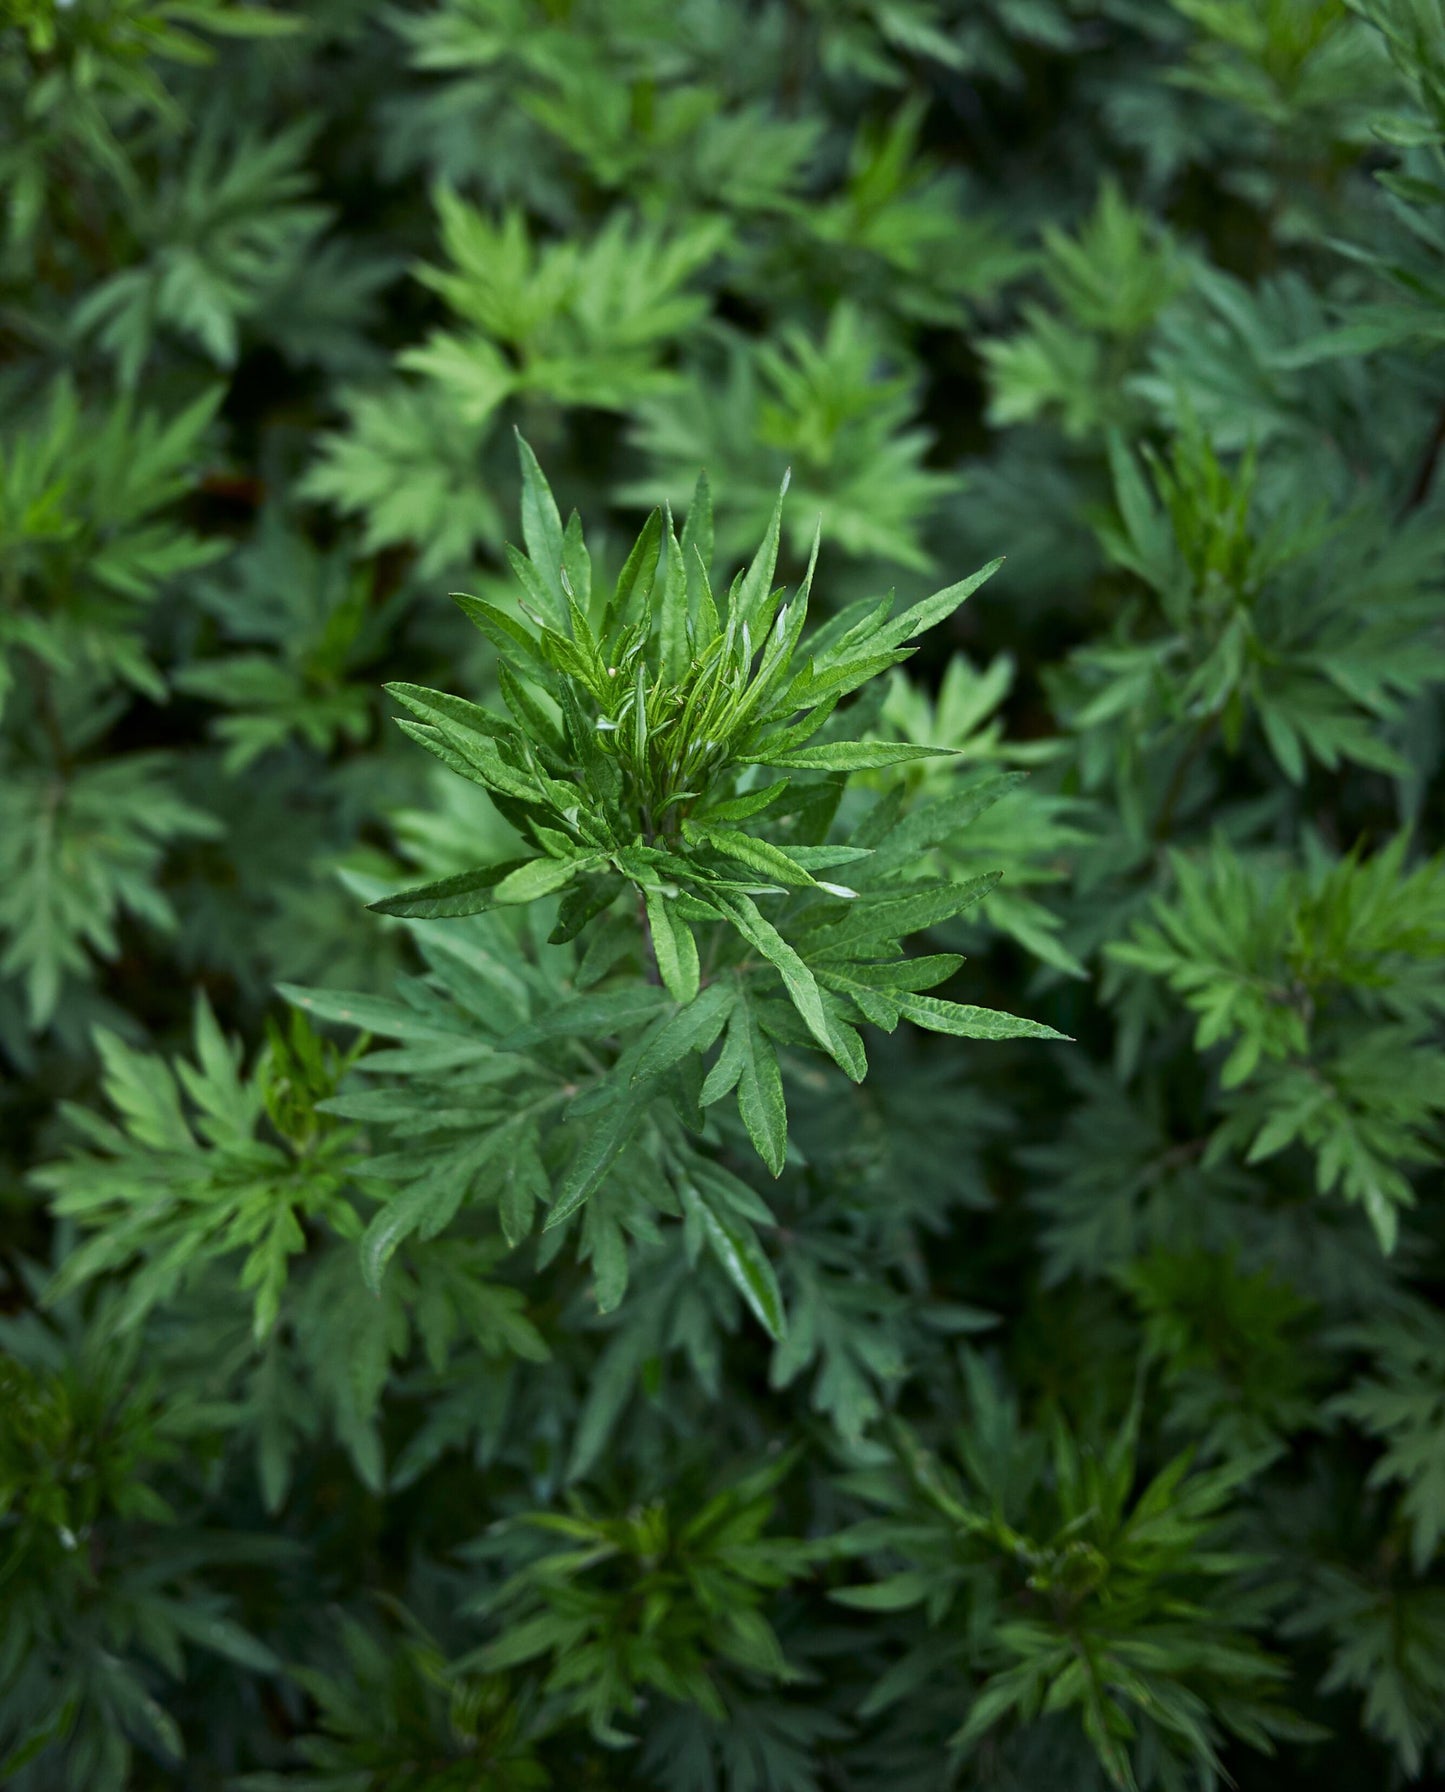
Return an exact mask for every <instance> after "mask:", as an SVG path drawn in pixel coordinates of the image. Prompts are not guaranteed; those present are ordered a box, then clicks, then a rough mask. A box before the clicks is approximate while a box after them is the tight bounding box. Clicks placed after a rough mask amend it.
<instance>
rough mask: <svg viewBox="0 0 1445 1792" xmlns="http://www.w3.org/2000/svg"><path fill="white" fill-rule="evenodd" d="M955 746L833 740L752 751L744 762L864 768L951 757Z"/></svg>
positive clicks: (827, 768)
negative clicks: (770, 750)
mask: <svg viewBox="0 0 1445 1792" xmlns="http://www.w3.org/2000/svg"><path fill="white" fill-rule="evenodd" d="M956 752H957V749H956V748H954V747H915V746H911V745H910V744H909V743H908V742H906V741H895V740H869V741H863V740H832V741H824V742H823V743H822V744H821V745H819V746H816V747H790V748H784V749H781V750H778V751H775V752H772V753H761V752H759V753H752V754H748V755H747V756H746V757H745V758H744V759H743V761H742V763H743V764H744V765H786V766H789V767H796V768H797V769H798V770H800V771H821V772H862V771H873V770H876V769H877V767H879V766H882V765H902V764H904V763H905V762H906V761H907V760H910V759H951V758H953V757H954V756H955V755H956Z"/></svg>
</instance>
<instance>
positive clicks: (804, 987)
mask: <svg viewBox="0 0 1445 1792" xmlns="http://www.w3.org/2000/svg"><path fill="white" fill-rule="evenodd" d="M714 900H715V901H716V903H717V906H718V907H719V908H720V909H721V910H722V911H723V913H724V914H725V915H726V916H727V917H728V919H729V920H730V921H731V922H732V924H733V926H734V927H736V928H737V930H738V932H739V933H740V934H741V935H742V936H743V938H744V939H745V940H746V941H747V942H748V944H749V945H751V946H755V947H756V948H757V950H758V951H759V952H761V953H762V955H763V957H764V958H766V959H767V960H768V962H769V963H770V964H771V965H772V966H773V967H774V969H775V970H776V971H777V973H778V975H779V976H780V977H781V978H782V980H783V984H784V987H785V988H786V989H787V992H788V995H789V996H790V997H791V999H792V1003H793V1006H794V1007H795V1008H796V1009H797V1010H798V1013H799V1014H801V1015H802V1017H803V1019H804V1021H805V1022H806V1023H807V1027H808V1031H809V1032H810V1033H811V1034H812V1035H813V1037H814V1038H815V1039H816V1040H817V1041H818V1043H819V1045H821V1046H822V1047H823V1049H824V1051H826V1052H827V1053H828V1054H829V1055H830V1056H831V1055H832V1053H833V1049H834V1048H833V1040H832V1037H831V1035H830V1034H829V1031H828V1019H827V1016H826V1015H825V1014H824V1012H823V997H822V995H821V993H820V992H819V989H818V985H817V982H816V980H815V979H814V976H813V973H812V972H811V971H810V970H809V969H808V967H807V965H805V964H804V963H803V961H802V959H801V958H799V956H798V954H797V953H796V952H795V951H794V950H793V948H792V947H791V946H790V945H789V944H788V942H787V941H786V940H785V939H784V938H783V936H782V934H780V933H779V932H778V930H777V928H776V927H774V926H773V924H772V922H771V921H768V920H765V919H764V917H763V915H762V914H761V913H760V912H759V910H758V905H757V904H756V903H755V902H754V901H753V900H752V898H751V897H750V896H743V895H740V894H734V895H728V896H724V895H722V894H720V893H719V894H716V895H715V897H714Z"/></svg>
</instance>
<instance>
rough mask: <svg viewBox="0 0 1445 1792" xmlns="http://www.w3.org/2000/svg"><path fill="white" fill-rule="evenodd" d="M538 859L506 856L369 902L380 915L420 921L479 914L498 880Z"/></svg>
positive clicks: (492, 899)
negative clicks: (500, 861)
mask: <svg viewBox="0 0 1445 1792" xmlns="http://www.w3.org/2000/svg"><path fill="white" fill-rule="evenodd" d="M537 862H538V861H536V860H532V859H506V860H504V861H503V862H502V863H501V864H498V865H478V866H477V867H476V869H475V870H473V871H459V872H457V874H456V875H455V876H454V877H442V878H438V879H437V881H436V882H435V883H430V884H421V885H419V886H418V887H417V888H416V889H414V890H400V891H398V892H397V894H396V895H395V896H383V897H381V898H380V899H379V900H378V901H376V902H369V903H367V905H366V906H367V907H368V908H370V909H374V910H375V911H376V913H377V914H379V915H400V916H404V917H406V918H408V919H411V920H420V921H439V920H448V919H452V918H455V917H458V916H462V915H477V914H480V913H482V911H483V910H484V909H488V908H491V907H493V906H494V903H495V901H496V897H495V895H494V892H495V890H496V888H497V885H498V884H500V883H502V882H504V881H505V879H507V878H508V877H510V876H511V875H512V874H513V872H515V871H520V870H521V869H523V868H524V867H525V866H527V865H531V864H534V863H537ZM524 900H525V899H524Z"/></svg>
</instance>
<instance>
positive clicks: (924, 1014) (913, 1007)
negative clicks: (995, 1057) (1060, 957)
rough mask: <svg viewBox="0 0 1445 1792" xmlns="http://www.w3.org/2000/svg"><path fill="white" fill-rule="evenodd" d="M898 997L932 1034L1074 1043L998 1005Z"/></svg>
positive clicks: (910, 1017) (909, 1016)
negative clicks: (1001, 1011)
mask: <svg viewBox="0 0 1445 1792" xmlns="http://www.w3.org/2000/svg"><path fill="white" fill-rule="evenodd" d="M894 1000H895V1001H896V1002H897V1004H898V1007H899V1009H900V1010H901V1011H902V1013H903V1015H904V1016H905V1017H906V1018H907V1019H908V1020H911V1021H912V1022H913V1023H914V1025H915V1026H920V1027H926V1028H928V1030H929V1031H930V1032H932V1033H949V1034H952V1036H953V1037H954V1038H955V1039H1062V1040H1064V1041H1065V1042H1066V1043H1070V1044H1071V1043H1072V1041H1071V1040H1070V1039H1069V1035H1068V1034H1067V1033H1059V1032H1056V1031H1055V1029H1054V1028H1053V1027H1046V1026H1045V1025H1044V1024H1043V1022H1042V1021H1037V1020H1023V1019H1021V1018H1020V1017H1019V1016H1018V1015H1016V1014H1003V1013H1000V1012H999V1011H998V1010H997V1009H994V1008H969V1007H966V1006H964V1005H963V1004H962V1003H961V1002H943V1001H940V1000H939V999H938V997H937V996H920V995H911V994H906V993H903V992H900V993H899V994H897V995H896V996H895V997H894Z"/></svg>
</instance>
